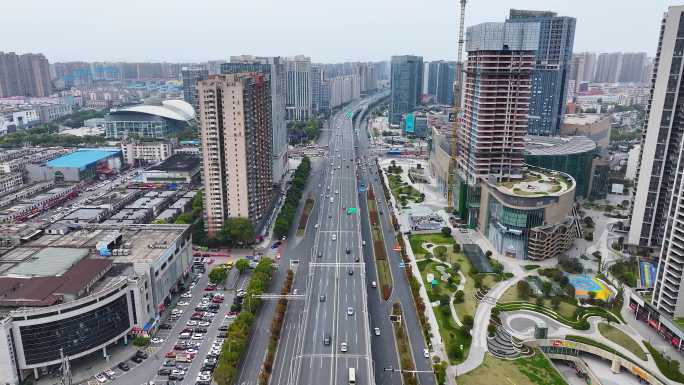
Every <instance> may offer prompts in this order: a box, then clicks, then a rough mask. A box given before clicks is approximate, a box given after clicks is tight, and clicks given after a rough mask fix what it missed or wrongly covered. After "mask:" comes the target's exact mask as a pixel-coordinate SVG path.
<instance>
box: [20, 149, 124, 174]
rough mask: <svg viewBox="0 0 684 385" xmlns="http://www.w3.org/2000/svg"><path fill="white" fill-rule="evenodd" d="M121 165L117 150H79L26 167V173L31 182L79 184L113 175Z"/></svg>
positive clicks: (119, 154) (119, 152)
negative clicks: (102, 176) (50, 181)
mask: <svg viewBox="0 0 684 385" xmlns="http://www.w3.org/2000/svg"><path fill="white" fill-rule="evenodd" d="M121 163H122V159H121V150H120V149H118V148H81V149H78V150H76V151H74V152H72V153H70V154H67V155H63V156H60V157H59V158H55V159H52V160H50V161H48V162H45V163H43V164H31V165H28V166H26V171H27V174H28V178H29V180H31V181H46V180H55V181H57V182H81V181H85V180H92V179H95V178H96V177H97V176H98V175H112V174H115V173H117V172H119V170H120V169H121Z"/></svg>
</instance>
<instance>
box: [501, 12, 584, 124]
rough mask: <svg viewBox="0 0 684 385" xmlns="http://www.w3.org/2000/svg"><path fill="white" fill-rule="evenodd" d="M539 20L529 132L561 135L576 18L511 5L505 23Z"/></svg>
mask: <svg viewBox="0 0 684 385" xmlns="http://www.w3.org/2000/svg"><path fill="white" fill-rule="evenodd" d="M526 22H538V23H539V46H538V47H537V49H536V58H535V60H536V62H535V69H534V74H533V75H532V93H531V95H530V113H529V119H528V129H527V132H528V133H529V134H530V135H546V136H552V135H558V133H559V132H560V127H561V124H562V122H563V114H564V113H565V101H566V96H567V87H568V75H569V72H570V64H571V59H572V47H573V43H574V40H575V19H574V18H572V17H565V16H558V15H557V14H556V13H554V12H545V11H526V10H517V9H511V11H510V16H509V18H508V19H507V20H506V23H513V24H515V23H526Z"/></svg>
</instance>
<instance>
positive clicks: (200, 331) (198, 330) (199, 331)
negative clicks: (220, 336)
mask: <svg viewBox="0 0 684 385" xmlns="http://www.w3.org/2000/svg"><path fill="white" fill-rule="evenodd" d="M206 332H207V329H205V328H195V333H206Z"/></svg>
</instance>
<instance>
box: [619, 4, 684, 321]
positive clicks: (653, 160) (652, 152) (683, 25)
mask: <svg viewBox="0 0 684 385" xmlns="http://www.w3.org/2000/svg"><path fill="white" fill-rule="evenodd" d="M657 47H658V48H657V51H656V57H655V62H654V63H655V64H654V69H653V73H654V76H653V78H652V79H653V80H652V82H651V97H650V103H649V105H648V109H647V115H646V118H645V125H646V127H645V129H644V130H643V134H642V142H641V154H640V166H639V170H638V172H637V179H638V182H637V184H636V194H635V196H634V203H635V204H633V205H632V207H633V209H632V221H631V225H630V230H629V243H631V244H634V245H640V246H646V247H652V248H656V250H657V246H661V247H660V259H659V262H658V270H657V274H656V280H655V285H654V291H653V301H652V302H653V304H654V305H655V306H656V308H657V309H659V310H660V311H662V312H664V313H666V314H668V315H669V316H674V317H683V316H684V295H682V293H683V292H684V286H683V285H682V278H684V277H683V276H682V271H683V270H684V222H683V221H682V218H684V173H683V170H684V152H683V151H682V144H683V143H682V137H683V136H684V115H683V114H682V112H684V111H682V105H684V91H683V90H682V88H681V87H680V83H681V82H682V78H683V76H684V71H683V68H682V64H684V6H673V7H669V8H668V10H667V12H666V13H665V15H664V17H663V20H662V25H661V28H660V34H659V41H658V46H657Z"/></svg>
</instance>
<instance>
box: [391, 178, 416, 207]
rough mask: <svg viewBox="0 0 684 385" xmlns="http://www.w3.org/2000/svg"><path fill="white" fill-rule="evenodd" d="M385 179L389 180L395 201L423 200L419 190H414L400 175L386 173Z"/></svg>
mask: <svg viewBox="0 0 684 385" xmlns="http://www.w3.org/2000/svg"><path fill="white" fill-rule="evenodd" d="M387 179H388V180H389V185H390V190H392V195H394V198H396V199H397V201H402V202H404V201H405V202H408V201H413V202H416V203H420V202H422V201H423V200H424V197H423V196H422V195H421V193H420V191H418V190H416V188H415V187H413V186H411V184H410V183H408V182H405V181H403V180H402V178H401V176H400V175H397V174H389V173H388V174H387Z"/></svg>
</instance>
